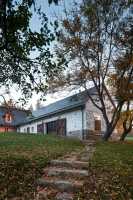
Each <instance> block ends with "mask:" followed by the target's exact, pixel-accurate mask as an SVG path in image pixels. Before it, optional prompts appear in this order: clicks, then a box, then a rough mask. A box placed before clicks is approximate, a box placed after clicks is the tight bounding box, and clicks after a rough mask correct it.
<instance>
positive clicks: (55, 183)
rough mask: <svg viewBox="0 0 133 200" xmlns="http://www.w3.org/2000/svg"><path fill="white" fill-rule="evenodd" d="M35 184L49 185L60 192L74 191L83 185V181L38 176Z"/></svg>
mask: <svg viewBox="0 0 133 200" xmlns="http://www.w3.org/2000/svg"><path fill="white" fill-rule="evenodd" d="M37 185H38V186H40V187H50V188H53V189H57V190H58V191H61V192H74V191H77V190H79V189H81V188H82V187H83V181H75V180H68V181H66V180H60V179H53V178H52V179H49V178H48V177H47V178H45V179H44V178H40V179H38V181H37Z"/></svg>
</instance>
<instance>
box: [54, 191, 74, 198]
mask: <svg viewBox="0 0 133 200" xmlns="http://www.w3.org/2000/svg"><path fill="white" fill-rule="evenodd" d="M55 199H56V200H73V199H74V195H73V193H67V192H60V193H58V194H57V195H56V197H55Z"/></svg>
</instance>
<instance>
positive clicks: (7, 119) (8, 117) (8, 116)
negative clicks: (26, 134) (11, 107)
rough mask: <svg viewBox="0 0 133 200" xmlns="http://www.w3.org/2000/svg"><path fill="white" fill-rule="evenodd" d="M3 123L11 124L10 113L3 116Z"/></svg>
mask: <svg viewBox="0 0 133 200" xmlns="http://www.w3.org/2000/svg"><path fill="white" fill-rule="evenodd" d="M5 122H7V123H11V122H12V115H11V114H10V113H6V114H5Z"/></svg>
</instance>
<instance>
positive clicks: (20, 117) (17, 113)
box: [0, 106, 28, 126]
mask: <svg viewBox="0 0 133 200" xmlns="http://www.w3.org/2000/svg"><path fill="white" fill-rule="evenodd" d="M9 111H10V112H11V114H12V116H13V120H12V122H11V123H5V120H4V116H5V114H6V113H7V112H9ZM27 115H28V113H27V111H25V110H19V109H16V108H10V110H9V109H7V108H6V107H4V106H0V125H10V126H17V125H19V124H20V123H22V122H23V121H24V120H25V119H26V118H27Z"/></svg>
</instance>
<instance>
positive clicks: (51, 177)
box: [35, 141, 94, 200]
mask: <svg viewBox="0 0 133 200" xmlns="http://www.w3.org/2000/svg"><path fill="white" fill-rule="evenodd" d="M84 143H85V149H84V151H82V152H78V153H75V152H74V153H72V154H70V155H67V156H65V157H63V158H61V159H59V160H52V161H51V162H50V165H49V166H48V167H47V168H45V169H44V171H43V176H42V177H41V178H40V179H38V181H37V197H36V198H35V200H73V199H74V194H75V193H76V192H77V191H79V190H80V189H81V188H82V187H83V185H84V183H85V180H86V178H87V177H88V166H89V162H88V161H89V158H90V157H91V156H92V154H93V152H94V142H93V141H88V142H87V141H85V142H84Z"/></svg>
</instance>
